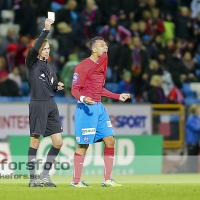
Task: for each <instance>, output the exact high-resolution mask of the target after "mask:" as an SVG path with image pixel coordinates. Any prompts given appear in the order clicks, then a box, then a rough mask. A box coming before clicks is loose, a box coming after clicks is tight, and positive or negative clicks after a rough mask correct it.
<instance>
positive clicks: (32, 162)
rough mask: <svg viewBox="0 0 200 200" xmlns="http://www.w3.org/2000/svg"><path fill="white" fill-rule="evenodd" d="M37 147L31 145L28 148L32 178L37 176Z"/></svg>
mask: <svg viewBox="0 0 200 200" xmlns="http://www.w3.org/2000/svg"><path fill="white" fill-rule="evenodd" d="M36 153H37V149H34V148H32V147H29V150H28V169H29V172H30V180H33V179H34V178H35V163H36Z"/></svg>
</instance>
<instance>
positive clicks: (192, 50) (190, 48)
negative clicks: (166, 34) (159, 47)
mask: <svg viewBox="0 0 200 200" xmlns="http://www.w3.org/2000/svg"><path fill="white" fill-rule="evenodd" d="M196 43H198V41H197V42H196ZM197 45H198V44H197ZM197 49H198V46H197ZM187 51H189V52H190V53H191V56H192V57H194V56H195V46H194V42H193V41H192V40H189V41H187V42H186V46H185V48H183V49H182V54H184V53H185V52H187Z"/></svg>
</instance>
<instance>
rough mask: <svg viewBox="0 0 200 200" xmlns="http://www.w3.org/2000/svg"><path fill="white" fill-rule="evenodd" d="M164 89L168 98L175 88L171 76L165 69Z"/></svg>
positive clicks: (163, 76)
mask: <svg viewBox="0 0 200 200" xmlns="http://www.w3.org/2000/svg"><path fill="white" fill-rule="evenodd" d="M161 77H162V88H163V91H164V94H165V96H166V97H167V96H168V95H169V93H170V91H171V90H172V88H173V87H174V83H173V81H172V76H171V74H170V73H169V72H168V71H167V70H166V69H165V68H163V69H162V76H161Z"/></svg>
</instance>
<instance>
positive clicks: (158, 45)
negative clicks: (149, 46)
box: [152, 35, 166, 59]
mask: <svg viewBox="0 0 200 200" xmlns="http://www.w3.org/2000/svg"><path fill="white" fill-rule="evenodd" d="M165 49H166V48H165V46H164V45H163V44H162V39H161V36H160V35H157V36H156V37H155V39H154V42H153V55H152V58H153V59H157V57H158V54H159V53H160V52H165V54H166V51H165Z"/></svg>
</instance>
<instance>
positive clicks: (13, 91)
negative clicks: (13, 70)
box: [0, 75, 20, 97]
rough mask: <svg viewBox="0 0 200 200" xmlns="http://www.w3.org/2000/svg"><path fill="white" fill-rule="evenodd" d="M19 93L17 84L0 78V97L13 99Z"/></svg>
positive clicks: (5, 78) (5, 77) (6, 78)
mask: <svg viewBox="0 0 200 200" xmlns="http://www.w3.org/2000/svg"><path fill="white" fill-rule="evenodd" d="M19 95H20V91H19V87H18V86H17V83H15V82H14V81H13V80H10V79H9V78H8V75H7V76H4V77H3V78H2V77H0V96H7V97H15V96H19Z"/></svg>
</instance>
